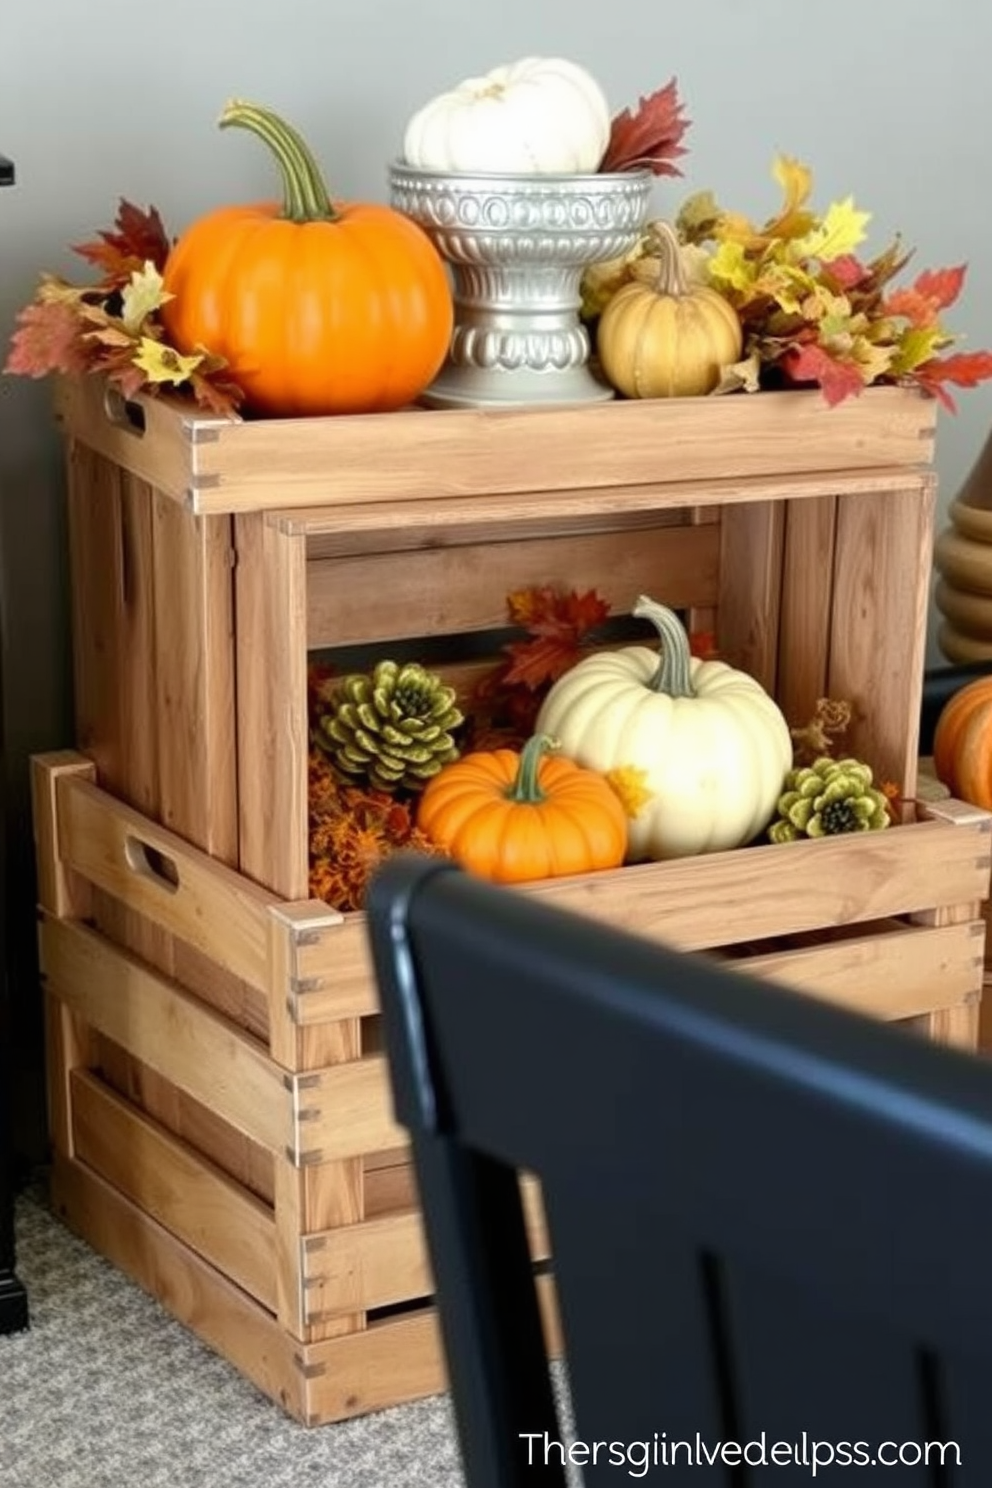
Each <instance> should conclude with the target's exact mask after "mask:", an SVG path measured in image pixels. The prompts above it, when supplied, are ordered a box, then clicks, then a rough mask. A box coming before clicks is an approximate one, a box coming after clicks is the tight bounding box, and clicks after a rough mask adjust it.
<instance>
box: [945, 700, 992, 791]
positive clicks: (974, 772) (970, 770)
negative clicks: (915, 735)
mask: <svg viewBox="0 0 992 1488" xmlns="http://www.w3.org/2000/svg"><path fill="white" fill-rule="evenodd" d="M933 767H934V772H935V773H936V776H937V779H938V780H939V781H941V782H942V783H943V784H944V785H946V786H947V788H948V790H949V791H950V792H951V795H952V796H956V797H957V799H958V800H959V801H967V802H968V803H969V804H970V805H972V806H982V807H984V809H985V810H986V811H992V677H976V678H975V680H974V681H973V682H969V683H967V685H966V686H964V687H962V688H961V690H960V691H959V692H956V693H955V694H954V696H953V697H952V698H950V699H949V700H948V701H947V702H946V703H945V704H944V707H943V708H942V710H941V713H940V717H939V718H938V719H937V727H936V729H935V730H934V736H933Z"/></svg>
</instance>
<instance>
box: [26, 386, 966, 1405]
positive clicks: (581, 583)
mask: <svg viewBox="0 0 992 1488" xmlns="http://www.w3.org/2000/svg"><path fill="white" fill-rule="evenodd" d="M59 413H60V418H61V421H62V425H63V429H64V432H65V435H66V440H67V448H68V460H69V515H70V538H71V561H72V580H73V606H74V649H75V677H76V709H77V746H78V753H67V754H62V755H54V756H46V757H43V758H39V759H38V760H36V761H35V764H34V789H35V821H36V833H37V841H38V861H39V884H40V900H41V911H42V913H41V924H40V937H41V956H42V964H43V974H44V983H45V996H46V1002H47V1007H48V1026H49V1030H50V1054H49V1058H50V1064H49V1080H50V1089H51V1108H52V1131H53V1142H54V1148H55V1157H54V1192H55V1197H56V1201H57V1203H58V1205H59V1208H60V1210H61V1212H62V1213H63V1214H64V1215H65V1216H66V1218H67V1220H68V1221H69V1223H70V1224H72V1226H73V1227H74V1228H75V1229H77V1230H78V1231H79V1232H80V1233H81V1234H82V1235H84V1236H85V1237H86V1238H87V1239H88V1240H89V1241H90V1242H91V1243H92V1244H93V1245H95V1246H96V1248H97V1249H99V1250H100V1251H102V1252H103V1253H104V1254H106V1255H107V1256H109V1257H110V1258H111V1259H112V1260H114V1261H115V1262H116V1263H117V1264H119V1265H120V1266H122V1267H123V1268H124V1269H125V1270H127V1271H128V1272H129V1273H130V1274H131V1275H132V1276H133V1277H135V1278H136V1279H137V1280H138V1281H139V1282H141V1283H142V1284H143V1285H144V1286H145V1287H147V1288H148V1289H149V1290H150V1291H151V1292H153V1293H154V1294H155V1295H156V1296H158V1297H159V1298H160V1299H161V1300H162V1301H163V1302H164V1304H165V1305H166V1306H167V1307H169V1308H170V1309H171V1310H172V1311H173V1312H174V1313H175V1314H176V1315H177V1316H178V1317H180V1318H182V1319H183V1320H184V1321H185V1322H186V1323H187V1324H189V1326H190V1327H192V1328H194V1329H195V1330H196V1331H197V1332H198V1333H199V1334H201V1336H202V1337H204V1338H205V1339H206V1340H207V1341H208V1342H210V1343H211V1344H212V1345H213V1346H214V1347H216V1348H217V1349H218V1350H219V1351H220V1352H221V1353H223V1354H224V1355H226V1356H227V1357H228V1358H229V1359H230V1360H232V1361H233V1362H234V1363H235V1364H236V1365H237V1366H238V1367H239V1368H240V1369H241V1370H243V1371H244V1372H245V1373H246V1374H247V1375H248V1376H250V1377H251V1378H252V1379H253V1380H255V1382H256V1383H257V1384H258V1385H259V1386H260V1388H261V1389H262V1390H264V1391H266V1392H267V1393H268V1394H270V1395H271V1396H272V1397H273V1398H275V1399H277V1400H279V1401H281V1402H282V1403H283V1405H284V1406H285V1407H286V1409H287V1410H289V1411H290V1412H291V1413H292V1414H293V1415H294V1416H296V1417H298V1418H299V1419H301V1420H303V1421H306V1422H308V1423H318V1422H324V1421H330V1420H335V1419H340V1418H342V1417H345V1416H348V1415H353V1414H357V1413H360V1412H363V1411H367V1410H371V1409H375V1408H377V1407H381V1406H386V1405H389V1404H393V1403H395V1402H399V1401H401V1400H406V1399H410V1398H413V1397H415V1396H417V1395H421V1394H424V1393H429V1392H432V1391H434V1390H436V1389H438V1388H440V1387H441V1386H442V1384H443V1369H442V1363H441V1359H440V1354H439V1347H438V1340H437V1336H436V1332H435V1325H434V1317H433V1311H432V1309H431V1305H430V1291H431V1281H430V1275H429V1267H428V1264H427V1261H426V1257H425V1254H424V1248H423V1243H422V1238H421V1231H420V1221H419V1215H418V1212H417V1208H416V1196H415V1193H414V1188H413V1182H412V1175H411V1171H410V1167H409V1163H408V1161H407V1157H406V1152H405V1147H404V1141H403V1137H402V1133H401V1132H400V1130H399V1129H398V1128H397V1126H396V1125H395V1124H394V1121H393V1117H392V1111H391V1103H390V1099H389V1091H388V1080H387V1072H386V1070H385V1067H384V1061H383V1055H382V1052H381V1044H380V1036H379V1027H378V1019H377V1003H376V994H375V989H374V986H373V981H372V976H371V970H370V961H369V955H368V950H367V947H366V944H365V933H364V924H363V916H362V915H361V914H360V913H347V914H343V913H340V912H338V911H336V910H334V909H332V908H330V907H328V906H327V905H325V904H322V903H320V902H315V901H314V900H312V899H311V897H310V892H309V840H308V830H309V822H308V769H307V760H308V743H309V724H308V698H307V675H308V659H309V658H310V657H311V656H312V655H313V653H314V652H318V651H319V652H321V653H328V655H329V659H330V660H331V661H332V662H333V661H334V659H335V656H337V657H338V658H339V659H346V658H347V657H348V656H350V655H354V654H355V650H356V648H361V649H363V650H364V651H365V652H366V653H372V654H379V655H387V654H390V653H391V652H393V651H394V650H395V649H396V648H398V647H400V646H402V645H406V646H408V647H412V648H413V650H414V651H416V648H417V646H418V645H421V644H423V645H425V646H426V645H427V644H428V638H429V639H430V644H431V646H432V648H433V650H434V651H436V650H437V647H438V644H439V639H438V638H449V644H450V647H451V653H452V655H454V654H455V652H456V651H457V650H459V648H460V647H461V648H462V649H464V644H463V643H464V641H465V639H466V638H476V640H477V639H478V638H479V637H480V636H483V637H484V636H486V635H488V634H490V633H491V632H492V631H494V630H495V629H498V628H499V627H500V626H502V625H504V624H505V614H506V610H505V605H506V595H507V593H508V591H510V590H514V589H519V588H522V587H525V586H527V585H530V584H550V585H561V586H563V587H567V588H574V589H577V590H580V591H581V590H584V589H587V588H596V589H597V590H598V591H599V592H600V593H601V594H602V595H603V596H604V597H605V598H606V599H607V600H608V601H609V602H610V604H611V605H612V607H613V609H614V611H615V612H616V613H618V614H623V613H624V612H627V611H629V610H630V608H631V606H632V604H633V603H634V601H635V599H636V597H637V595H638V594H639V593H641V592H645V593H649V594H652V595H654V596H655V597H657V598H659V599H662V600H664V601H665V602H666V603H668V604H669V605H671V606H673V607H676V608H678V609H680V610H682V611H684V612H685V613H686V615H687V617H688V621H689V624H690V625H691V626H692V627H693V628H696V629H705V630H711V631H713V632H714V633H715V634H716V636H717V639H718V644H719V647H720V651H721V654H723V655H724V656H725V657H726V658H727V659H728V660H730V661H731V662H733V663H734V664H736V665H738V666H741V667H743V668H744V669H746V670H748V671H750V672H751V673H753V675H754V676H756V677H757V678H758V679H759V680H760V681H761V682H762V683H763V684H764V685H765V686H766V687H768V689H769V690H770V691H771V692H773V693H774V694H775V695H776V697H777V698H778V700H779V702H780V703H781V705H782V707H783V709H784V710H785V712H786V714H787V716H788V717H789V719H790V721H791V722H794V723H801V722H804V721H805V720H806V719H807V718H808V717H809V716H810V715H811V714H812V712H813V709H814V706H815V703H816V700H817V699H818V698H819V697H821V696H826V695H829V696H833V697H844V698H847V699H849V700H850V701H851V703H852V704H853V708H854V715H855V716H854V723H853V727H852V732H851V735H850V739H849V743H850V746H851V748H852V750H853V751H855V752H857V753H858V754H859V755H861V756H862V757H864V758H867V759H869V760H871V761H872V763H873V764H874V765H875V767H876V769H877V771H878V773H879V775H880V777H881V778H883V779H887V780H892V781H894V782H897V783H898V784H899V786H900V788H901V790H902V793H903V796H904V798H905V801H906V805H905V812H904V815H905V821H904V823H903V824H902V825H900V826H899V827H897V828H895V829H893V830H891V831H888V832H883V833H877V834H871V835H869V836H859V837H838V838H833V839H830V840H825V841H820V842H799V843H795V844H790V845H788V846H771V845H766V846H755V847H751V848H748V849H746V850H739V851H737V852H734V853H721V854H715V855H713V856H711V857H707V858H697V859H692V860H687V861H682V862H675V863H667V864H647V865H641V866H637V867H630V868H625V869H622V870H619V871H617V872H613V873H603V874H598V875H590V876H587V877H583V878H576V879H572V880H568V881H560V882H554V883H542V884H537V885H534V886H533V887H532V888H531V889H529V890H527V892H533V893H538V894H542V895H546V896H547V897H548V898H550V899H553V900H555V901H556V902H558V903H561V904H564V905H568V906H570V907H573V908H575V909H577V910H580V911H581V912H583V913H586V914H589V915H591V916H594V917H600V918H602V919H604V920H608V921H611V922H613V923H617V924H622V925H626V926H628V927H630V928H633V929H635V930H638V931H640V932H642V933H644V934H646V935H648V936H653V937H660V938H664V939H666V940H668V941H669V942H671V943H674V944H676V945H679V946H682V947H685V948H690V949H697V950H708V951H712V952H713V953H718V954H722V955H729V956H735V957H737V958H739V959H740V960H742V961H743V963H744V964H745V965H747V966H749V967H751V968H753V969H754V970H756V971H758V972H760V973H761V974H763V975H765V976H768V977H772V978H775V979H776V980H779V981H782V982H784V983H786V984H788V985H792V986H794V987H796V988H798V989H799V990H801V991H805V992H807V993H809V994H811V995H816V996H822V997H826V998H829V999H832V1000H834V1001H836V1002H840V1003H844V1004H847V1005H849V1006H852V1007H856V1008H860V1009H862V1010H864V1011H865V1012H867V1013H870V1014H872V1015H875V1016H878V1017H881V1018H886V1019H891V1020H901V1021H905V1022H909V1023H912V1024H914V1025H916V1026H918V1027H919V1028H921V1029H922V1030H923V1031H924V1032H926V1033H928V1034H929V1035H931V1036H933V1037H936V1038H940V1039H945V1040H948V1041H954V1042H957V1043H960V1044H963V1045H969V1044H973V1043H974V1040H975V1032H976V1028H977V1013H978V999H979V995H980V989H981V978H982V950H983V936H984V922H983V920H982V917H981V901H982V900H983V899H984V898H985V895H986V886H987V883H988V876H989V862H990V835H989V828H990V820H989V818H988V817H987V816H986V815H985V814H983V813H981V812H977V811H973V810H971V809H969V808H966V807H963V806H961V805H959V804H957V803H954V802H939V803H933V804H930V805H923V804H920V805H917V804H916V803H915V801H914V794H915V789H916V768H917V764H916V756H917V737H918V719H919V704H920V687H921V678H922V669H923V668H922V663H923V645H924V633H925V625H926V608H927V592H928V583H929V575H930V553H931V533H932V523H933V503H934V477H933V474H932V471H931V468H930V459H931V454H932V444H933V431H934V411H933V404H932V403H931V402H928V401H926V400H925V399H923V398H922V397H919V396H917V395H915V394H912V393H909V392H903V391H900V390H895V389H875V390H871V391H870V392H868V393H866V394H865V395H864V396H863V397H862V398H860V399H857V400H852V401H851V402H849V403H847V404H844V405H842V406H841V407H840V408H836V409H833V410H831V409H828V408H827V407H826V406H825V404H824V403H823V401H822V399H821V398H820V397H819V395H818V394H814V393H809V394H807V393H801V392H797V393H788V394H781V395H779V394H762V395H760V396H759V397H756V398H747V397H744V396H740V397H735V398H727V399H716V400H687V401H685V402H675V403H667V404H658V403H656V404H637V403H615V404H608V405H601V406H596V407H591V408H582V409H567V408H560V409H540V410H539V409H533V410H506V411H500V412H487V411H443V412H442V411H434V412H426V411H410V412H403V413H399V414H393V415H388V416H381V417H379V416H368V417H365V418H345V419H338V420H317V421H313V422H307V423H299V422H294V421H286V422H267V423H263V422H258V423H250V422H247V423H243V424H237V423H226V422H219V421H216V420H211V419H208V418H204V417H200V416H198V415H196V414H194V413H192V412H191V411H190V410H189V409H188V408H186V407H183V406H179V405H175V404H169V403H167V402H160V401H148V400H139V401H138V402H137V403H133V404H124V403H122V402H121V401H120V400H114V399H108V398H107V397H105V394H104V391H103V390H102V388H101V387H100V386H99V385H98V384H96V383H95V382H85V381H70V382H66V383H65V384H63V386H62V387H61V389H60V394H59ZM441 644H442V649H443V644H444V643H443V641H442V643H441ZM467 665H469V664H468V663H465V662H459V663H457V664H453V667H452V675H453V676H455V677H456V679H457V678H458V677H463V676H467V673H466V672H463V671H461V670H459V668H460V667H464V666H467ZM466 995H471V993H470V989H467V991H466ZM520 1036H521V1037H522V1038H526V1029H521V1032H520ZM563 1036H567V1033H565V1032H563ZM530 1205H531V1220H532V1231H533V1243H534V1249H535V1253H536V1254H538V1255H543V1254H546V1252H547V1237H546V1235H545V1234H544V1231H543V1224H542V1218H541V1212H540V1204H539V1198H538V1195H537V1194H536V1192H534V1191H533V1190H531V1191H530ZM548 1318H549V1331H550V1333H551V1334H552V1335H553V1333H554V1320H553V1308H552V1307H550V1306H549V1308H548ZM631 1325H632V1326H636V1320H633V1319H632V1323H631ZM553 1342H554V1340H553V1336H552V1344H553Z"/></svg>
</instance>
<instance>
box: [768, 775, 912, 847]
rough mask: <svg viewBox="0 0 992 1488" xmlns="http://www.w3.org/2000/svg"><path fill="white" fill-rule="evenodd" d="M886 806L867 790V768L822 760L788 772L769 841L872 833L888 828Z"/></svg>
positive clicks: (872, 790) (877, 792)
mask: <svg viewBox="0 0 992 1488" xmlns="http://www.w3.org/2000/svg"><path fill="white" fill-rule="evenodd" d="M889 821H890V817H889V808H888V802H887V801H886V799H885V797H884V795H883V794H882V792H881V791H880V790H876V789H875V787H874V786H873V785H872V773H871V769H870V767H869V766H868V765H866V764H864V763H862V761H861V760H856V759H840V760H835V759H831V758H830V757H829V756H827V755H824V756H823V757H821V758H820V759H818V760H815V761H814V763H813V764H812V765H804V766H802V767H801V768H797V769H794V770H790V771H789V773H788V775H787V776H786V777H785V791H784V793H783V794H782V795H781V796H780V797H779V801H778V815H777V818H776V820H775V821H774V822H773V823H772V825H771V826H770V827H769V829H768V836H769V837H770V838H771V840H772V842H795V840H796V838H797V837H832V836H835V835H836V834H838V833H840V832H877V831H879V830H880V829H881V828H882V827H887V826H888V825H889Z"/></svg>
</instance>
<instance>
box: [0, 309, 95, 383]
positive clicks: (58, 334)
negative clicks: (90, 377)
mask: <svg viewBox="0 0 992 1488" xmlns="http://www.w3.org/2000/svg"><path fill="white" fill-rule="evenodd" d="M17 326H18V329H17V330H16V331H15V332H14V335H13V337H12V338H11V343H10V351H9V353H8V356H7V361H6V364H5V366H4V371H5V372H14V373H19V374H20V375H21V376H24V377H47V376H48V374H49V373H50V372H65V373H68V374H70V375H72V374H74V373H79V372H86V371H88V369H89V367H90V355H89V351H88V347H87V343H86V341H85V340H84V339H83V331H84V327H83V323H82V321H81V320H80V318H79V316H78V314H77V313H76V311H75V310H74V309H73V308H72V306H71V305H68V304H66V303H65V302H64V301H61V300H46V301H43V302H41V303H34V304H31V305H28V306H27V307H26V308H25V309H24V310H22V311H21V312H20V314H19V315H18V317H17Z"/></svg>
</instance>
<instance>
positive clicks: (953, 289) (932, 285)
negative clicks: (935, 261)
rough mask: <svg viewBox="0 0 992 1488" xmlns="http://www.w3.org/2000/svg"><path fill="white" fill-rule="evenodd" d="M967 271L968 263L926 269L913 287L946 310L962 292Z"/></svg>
mask: <svg viewBox="0 0 992 1488" xmlns="http://www.w3.org/2000/svg"><path fill="white" fill-rule="evenodd" d="M967 272H968V265H967V264H958V265H957V266H956V267H955V268H953V269H924V271H923V273H922V274H920V276H919V278H918V279H917V281H916V283H915V284H914V286H913V288H914V289H915V290H916V291H917V292H918V293H919V294H921V295H923V296H924V298H925V299H928V300H932V301H933V302H934V304H935V305H936V306H937V309H938V310H946V309H947V308H948V306H949V305H953V304H954V302H955V300H956V299H957V297H958V295H959V294H960V293H961V290H962V288H963V287H964V276H965V274H966V273H967Z"/></svg>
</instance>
